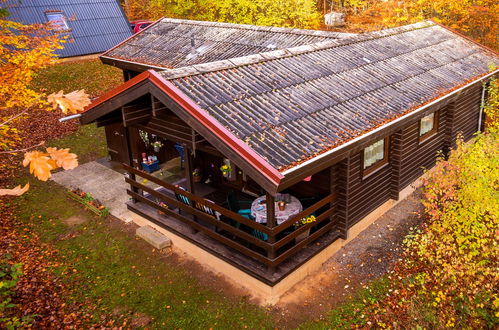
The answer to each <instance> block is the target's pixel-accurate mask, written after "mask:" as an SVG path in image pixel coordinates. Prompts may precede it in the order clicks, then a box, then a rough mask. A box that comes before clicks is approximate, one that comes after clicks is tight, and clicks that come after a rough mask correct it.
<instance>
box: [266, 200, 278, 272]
mask: <svg viewBox="0 0 499 330" xmlns="http://www.w3.org/2000/svg"><path fill="white" fill-rule="evenodd" d="M266 202H267V226H268V227H270V228H274V227H275V226H277V223H276V218H275V198H274V196H273V195H272V194H270V193H268V192H267V193H266ZM268 242H269V243H270V244H273V243H275V236H274V235H269V239H268ZM267 257H268V258H269V259H274V258H275V257H276V255H275V250H274V249H273V248H272V249H271V250H270V251H268V253H267ZM268 270H269V272H270V273H274V271H275V267H273V266H269V269H268Z"/></svg>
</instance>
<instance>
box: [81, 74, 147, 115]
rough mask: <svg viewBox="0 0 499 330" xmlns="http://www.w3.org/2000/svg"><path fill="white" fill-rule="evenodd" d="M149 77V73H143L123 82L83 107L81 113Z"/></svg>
mask: <svg viewBox="0 0 499 330" xmlns="http://www.w3.org/2000/svg"><path fill="white" fill-rule="evenodd" d="M149 76H150V72H149V71H144V72H142V73H141V74H139V75H137V76H135V77H133V78H132V79H130V80H127V81H126V82H124V83H123V84H121V85H120V86H118V87H116V88H115V89H113V90H111V91H109V92H107V93H106V94H104V95H102V96H100V97H98V98H97V99H96V100H94V101H93V102H92V103H90V104H89V105H88V106H86V107H85V110H84V111H83V113H85V112H87V111H88V110H90V109H92V108H95V107H96V106H98V105H99V104H102V103H104V102H106V101H107V100H109V99H110V98H113V97H115V96H116V95H118V94H120V93H121V92H123V91H125V90H127V89H129V88H130V87H132V86H134V85H137V84H138V83H140V82H142V81H144V80H146V79H147V78H149Z"/></svg>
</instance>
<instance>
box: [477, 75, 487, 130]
mask: <svg viewBox="0 0 499 330" xmlns="http://www.w3.org/2000/svg"><path fill="white" fill-rule="evenodd" d="M486 90H487V84H486V83H485V82H484V83H483V84H482V100H481V101H480V114H479V116H478V128H477V131H478V132H480V130H481V127H482V120H483V110H484V109H485V91H486Z"/></svg>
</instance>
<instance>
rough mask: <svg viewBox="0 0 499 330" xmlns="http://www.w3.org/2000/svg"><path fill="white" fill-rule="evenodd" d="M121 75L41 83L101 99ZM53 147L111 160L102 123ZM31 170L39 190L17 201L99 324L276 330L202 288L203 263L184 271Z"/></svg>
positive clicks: (68, 67)
mask: <svg viewBox="0 0 499 330" xmlns="http://www.w3.org/2000/svg"><path fill="white" fill-rule="evenodd" d="M116 71H119V70H116V69H114V68H112V67H109V66H104V65H102V64H100V62H98V61H85V62H77V63H66V64H61V65H56V66H53V67H50V68H48V69H47V70H45V71H43V72H42V73H41V74H39V76H38V77H37V80H36V83H35V86H36V88H37V89H39V90H44V91H46V92H53V91H57V90H59V89H64V90H65V91H70V90H75V89H81V88H85V89H86V90H87V92H89V93H90V94H92V95H93V96H95V95H97V94H100V93H102V92H103V90H106V89H109V88H112V87H113V86H114V85H117V84H119V80H120V79H121V75H117V72H116ZM118 73H119V72H118ZM47 145H49V146H56V147H61V148H70V149H71V151H72V152H74V153H76V154H77V155H78V158H79V160H80V163H85V162H87V161H91V160H94V159H96V158H100V157H104V156H105V155H106V144H105V136H104V132H103V129H102V128H97V127H95V125H87V126H82V127H80V128H79V129H78V130H77V131H76V132H74V133H73V134H70V135H68V136H66V137H64V138H61V139H58V140H53V141H49V142H48V143H47ZM23 173H24V175H23V177H21V178H18V180H19V182H26V181H27V180H29V181H30V183H31V188H30V190H29V191H28V192H27V193H26V194H24V195H23V196H21V197H19V198H18V199H16V204H17V208H18V215H19V218H20V220H21V221H22V222H23V223H24V224H25V225H26V226H29V227H30V228H31V230H32V231H33V232H35V233H36V234H38V235H39V236H40V238H41V240H42V241H43V242H45V243H47V244H50V245H51V246H53V247H54V248H55V249H56V250H57V251H58V255H59V256H60V257H61V259H62V260H63V261H64V262H63V264H64V266H61V267H60V268H54V269H51V271H52V272H54V273H55V274H59V275H61V276H62V277H63V281H64V282H66V283H67V285H68V287H71V288H72V293H71V294H70V296H68V297H65V299H66V300H67V301H68V303H71V302H77V303H83V304H84V305H89V306H94V307H96V308H92V310H88V313H90V314H92V315H93V317H94V318H95V320H96V321H98V320H99V318H100V316H101V315H110V314H111V315H113V317H115V318H116V319H117V320H123V319H131V318H132V316H133V315H134V314H135V315H136V314H137V313H140V315H141V314H144V315H147V316H148V317H150V318H151V319H152V323H151V324H150V325H149V326H150V327H152V328H164V327H167V328H183V329H193V328H206V329H208V328H211V327H213V328H215V327H216V328H238V329H239V328H245V327H247V328H253V329H254V328H270V327H271V324H272V320H271V316H270V314H268V313H267V312H266V310H265V309H263V308H260V307H258V306H255V305H253V304H250V303H249V302H247V301H246V299H245V298H243V297H238V298H228V297H226V296H225V295H224V294H223V293H222V292H221V288H220V287H218V288H212V287H210V286H209V285H205V284H203V283H201V282H203V281H200V280H199V277H196V276H193V274H191V272H193V271H196V270H197V272H198V273H199V272H203V270H201V268H200V267H199V266H194V265H191V266H190V267H186V266H183V265H182V264H180V263H179V260H178V259H177V257H176V256H173V255H170V256H168V255H166V254H164V253H160V252H159V251H155V250H154V249H153V248H152V247H151V246H150V245H148V244H146V243H145V242H143V241H142V240H139V239H137V238H135V237H134V235H133V232H128V231H127V229H126V226H125V225H124V224H122V223H120V222H119V221H117V220H111V219H101V218H97V217H95V216H92V214H91V213H89V212H87V211H85V210H84V209H83V208H82V207H81V206H80V205H79V204H77V203H76V202H74V201H71V200H70V199H69V198H68V197H67V196H66V190H65V189H64V188H63V187H62V186H59V185H58V184H56V183H54V182H50V181H49V182H40V181H37V180H35V179H33V177H30V176H29V175H28V173H27V170H25V171H24V172H23ZM74 215H79V216H81V217H84V218H85V219H86V222H85V223H83V224H81V225H77V226H68V225H66V224H65V223H64V222H63V220H65V219H67V218H68V217H70V216H74ZM193 269H194V270H193ZM197 276H200V275H199V274H198V275H197ZM201 276H206V277H207V279H209V277H210V276H213V275H212V274H206V275H203V274H201ZM208 282H209V281H208ZM86 302H90V303H89V304H86ZM117 324H119V323H117Z"/></svg>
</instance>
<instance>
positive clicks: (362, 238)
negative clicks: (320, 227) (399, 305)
mask: <svg viewBox="0 0 499 330" xmlns="http://www.w3.org/2000/svg"><path fill="white" fill-rule="evenodd" d="M420 199H421V194H420V191H419V190H417V191H416V192H415V193H413V194H412V195H411V196H409V197H408V198H407V199H406V200H404V201H402V202H401V203H399V204H398V205H396V206H395V207H394V208H392V209H391V210H389V211H388V212H386V213H385V214H384V215H383V216H381V217H380V218H379V219H378V220H376V222H375V223H373V224H372V225H371V226H369V227H368V228H366V230H364V231H363V232H361V233H360V234H359V235H358V236H357V237H356V238H355V239H354V240H352V241H351V242H349V243H348V244H347V245H345V246H344V247H343V248H341V250H340V251H338V253H336V254H335V255H334V256H333V257H332V258H331V259H329V260H328V261H327V262H326V263H325V264H324V265H322V267H321V268H320V270H318V271H317V272H316V274H315V275H313V276H309V277H307V278H306V279H305V280H303V281H302V283H300V284H298V285H296V286H295V287H294V288H293V289H291V290H290V291H289V292H288V293H287V294H285V295H284V296H283V297H282V298H281V300H280V302H279V304H278V305H277V306H276V307H275V308H274V315H275V317H276V320H277V322H278V325H279V327H280V328H281V327H282V328H294V327H296V326H298V325H299V324H301V323H303V322H306V321H310V320H317V319H322V318H324V317H325V316H326V314H327V312H328V311H330V310H331V309H333V308H334V307H335V306H337V305H338V304H339V303H341V302H344V301H345V300H346V299H347V298H348V297H350V296H351V295H352V294H354V293H355V292H356V290H357V289H358V288H360V287H361V286H364V285H366V284H367V283H368V282H369V281H371V280H373V279H376V278H379V277H380V276H382V275H384V274H386V273H387V272H389V271H390V270H392V269H393V266H394V264H395V262H396V261H397V260H398V259H399V257H400V253H401V252H402V249H403V247H402V241H403V239H404V237H405V236H406V235H407V234H408V233H409V232H410V231H411V228H414V227H417V226H418V225H420V223H421V219H420V218H419V217H418V216H417V212H418V211H419V210H420V209H421V207H422V206H421V203H420Z"/></svg>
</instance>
